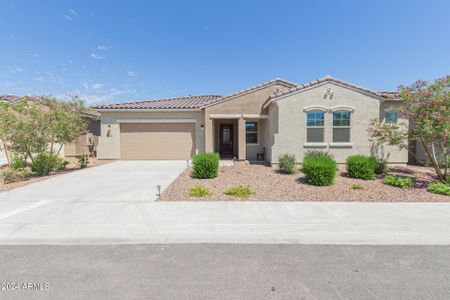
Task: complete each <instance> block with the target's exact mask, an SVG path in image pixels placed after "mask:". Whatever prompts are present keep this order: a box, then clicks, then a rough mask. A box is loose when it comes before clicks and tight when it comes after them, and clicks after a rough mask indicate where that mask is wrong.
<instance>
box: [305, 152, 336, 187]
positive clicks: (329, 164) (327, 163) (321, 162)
mask: <svg viewBox="0 0 450 300" xmlns="http://www.w3.org/2000/svg"><path fill="white" fill-rule="evenodd" d="M302 172H303V173H305V176H306V181H307V182H308V183H309V184H312V185H319V186H320V185H332V184H333V183H334V178H335V177H336V162H335V161H334V160H333V159H331V158H330V157H329V156H321V157H307V158H305V159H304V160H303V167H302Z"/></svg>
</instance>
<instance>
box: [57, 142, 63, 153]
mask: <svg viewBox="0 0 450 300" xmlns="http://www.w3.org/2000/svg"><path fill="white" fill-rule="evenodd" d="M63 146H64V144H63V143H61V145H59V149H58V153H57V154H58V155H59V153H60V152H61V149H62V147H63Z"/></svg>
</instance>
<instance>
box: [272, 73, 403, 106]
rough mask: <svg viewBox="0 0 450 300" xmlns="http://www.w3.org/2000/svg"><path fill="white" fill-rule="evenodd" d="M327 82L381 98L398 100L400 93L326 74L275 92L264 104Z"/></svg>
mask: <svg viewBox="0 0 450 300" xmlns="http://www.w3.org/2000/svg"><path fill="white" fill-rule="evenodd" d="M325 83H334V84H336V85H339V86H342V87H346V88H349V89H352V90H356V91H358V92H361V93H364V94H369V95H371V96H373V97H376V98H378V99H380V100H398V94H397V93H392V92H376V91H374V90H371V89H368V88H364V87H361V86H358V85H356V84H353V83H349V82H346V81H344V80H340V79H337V78H334V77H332V76H329V75H328V76H325V77H322V78H320V79H317V80H313V81H310V82H307V83H303V84H300V85H297V86H296V87H294V88H291V89H289V90H287V91H284V92H279V93H275V94H273V95H272V96H271V97H270V99H268V100H267V101H266V103H265V104H264V107H267V106H268V105H269V104H270V103H272V102H273V101H278V100H279V99H282V98H284V97H287V96H290V95H294V94H296V93H299V92H302V91H304V90H306V89H309V88H313V87H315V86H319V85H323V84H325Z"/></svg>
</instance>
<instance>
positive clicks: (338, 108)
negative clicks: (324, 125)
mask: <svg viewBox="0 0 450 300" xmlns="http://www.w3.org/2000/svg"><path fill="white" fill-rule="evenodd" d="M330 111H331V112H334V111H349V112H354V111H355V108H354V107H352V106H334V107H332V108H330Z"/></svg>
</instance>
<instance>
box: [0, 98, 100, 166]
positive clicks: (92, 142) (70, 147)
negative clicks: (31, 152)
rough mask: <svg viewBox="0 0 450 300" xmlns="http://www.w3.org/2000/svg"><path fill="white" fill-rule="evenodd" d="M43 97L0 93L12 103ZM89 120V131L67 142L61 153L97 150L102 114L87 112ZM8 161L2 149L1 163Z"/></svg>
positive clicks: (66, 155)
mask: <svg viewBox="0 0 450 300" xmlns="http://www.w3.org/2000/svg"><path fill="white" fill-rule="evenodd" d="M40 99H42V97H40V96H23V97H20V96H15V95H0V100H2V101H5V102H8V103H10V104H14V103H18V102H20V101H31V102H35V101H39V100H40ZM86 119H87V120H88V131H87V132H86V133H83V134H81V135H80V136H79V138H78V139H77V140H76V141H74V142H73V143H70V144H65V145H64V146H63V147H62V149H61V152H60V154H61V155H63V156H65V157H70V156H79V155H82V154H89V153H91V152H92V150H96V149H97V146H98V137H99V136H100V115H99V114H98V113H97V112H95V111H94V112H92V113H91V112H90V113H88V114H86ZM58 148H59V145H55V149H58ZM3 160H4V161H6V157H5V154H4V152H3V151H0V165H1V164H2V161H3Z"/></svg>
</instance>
